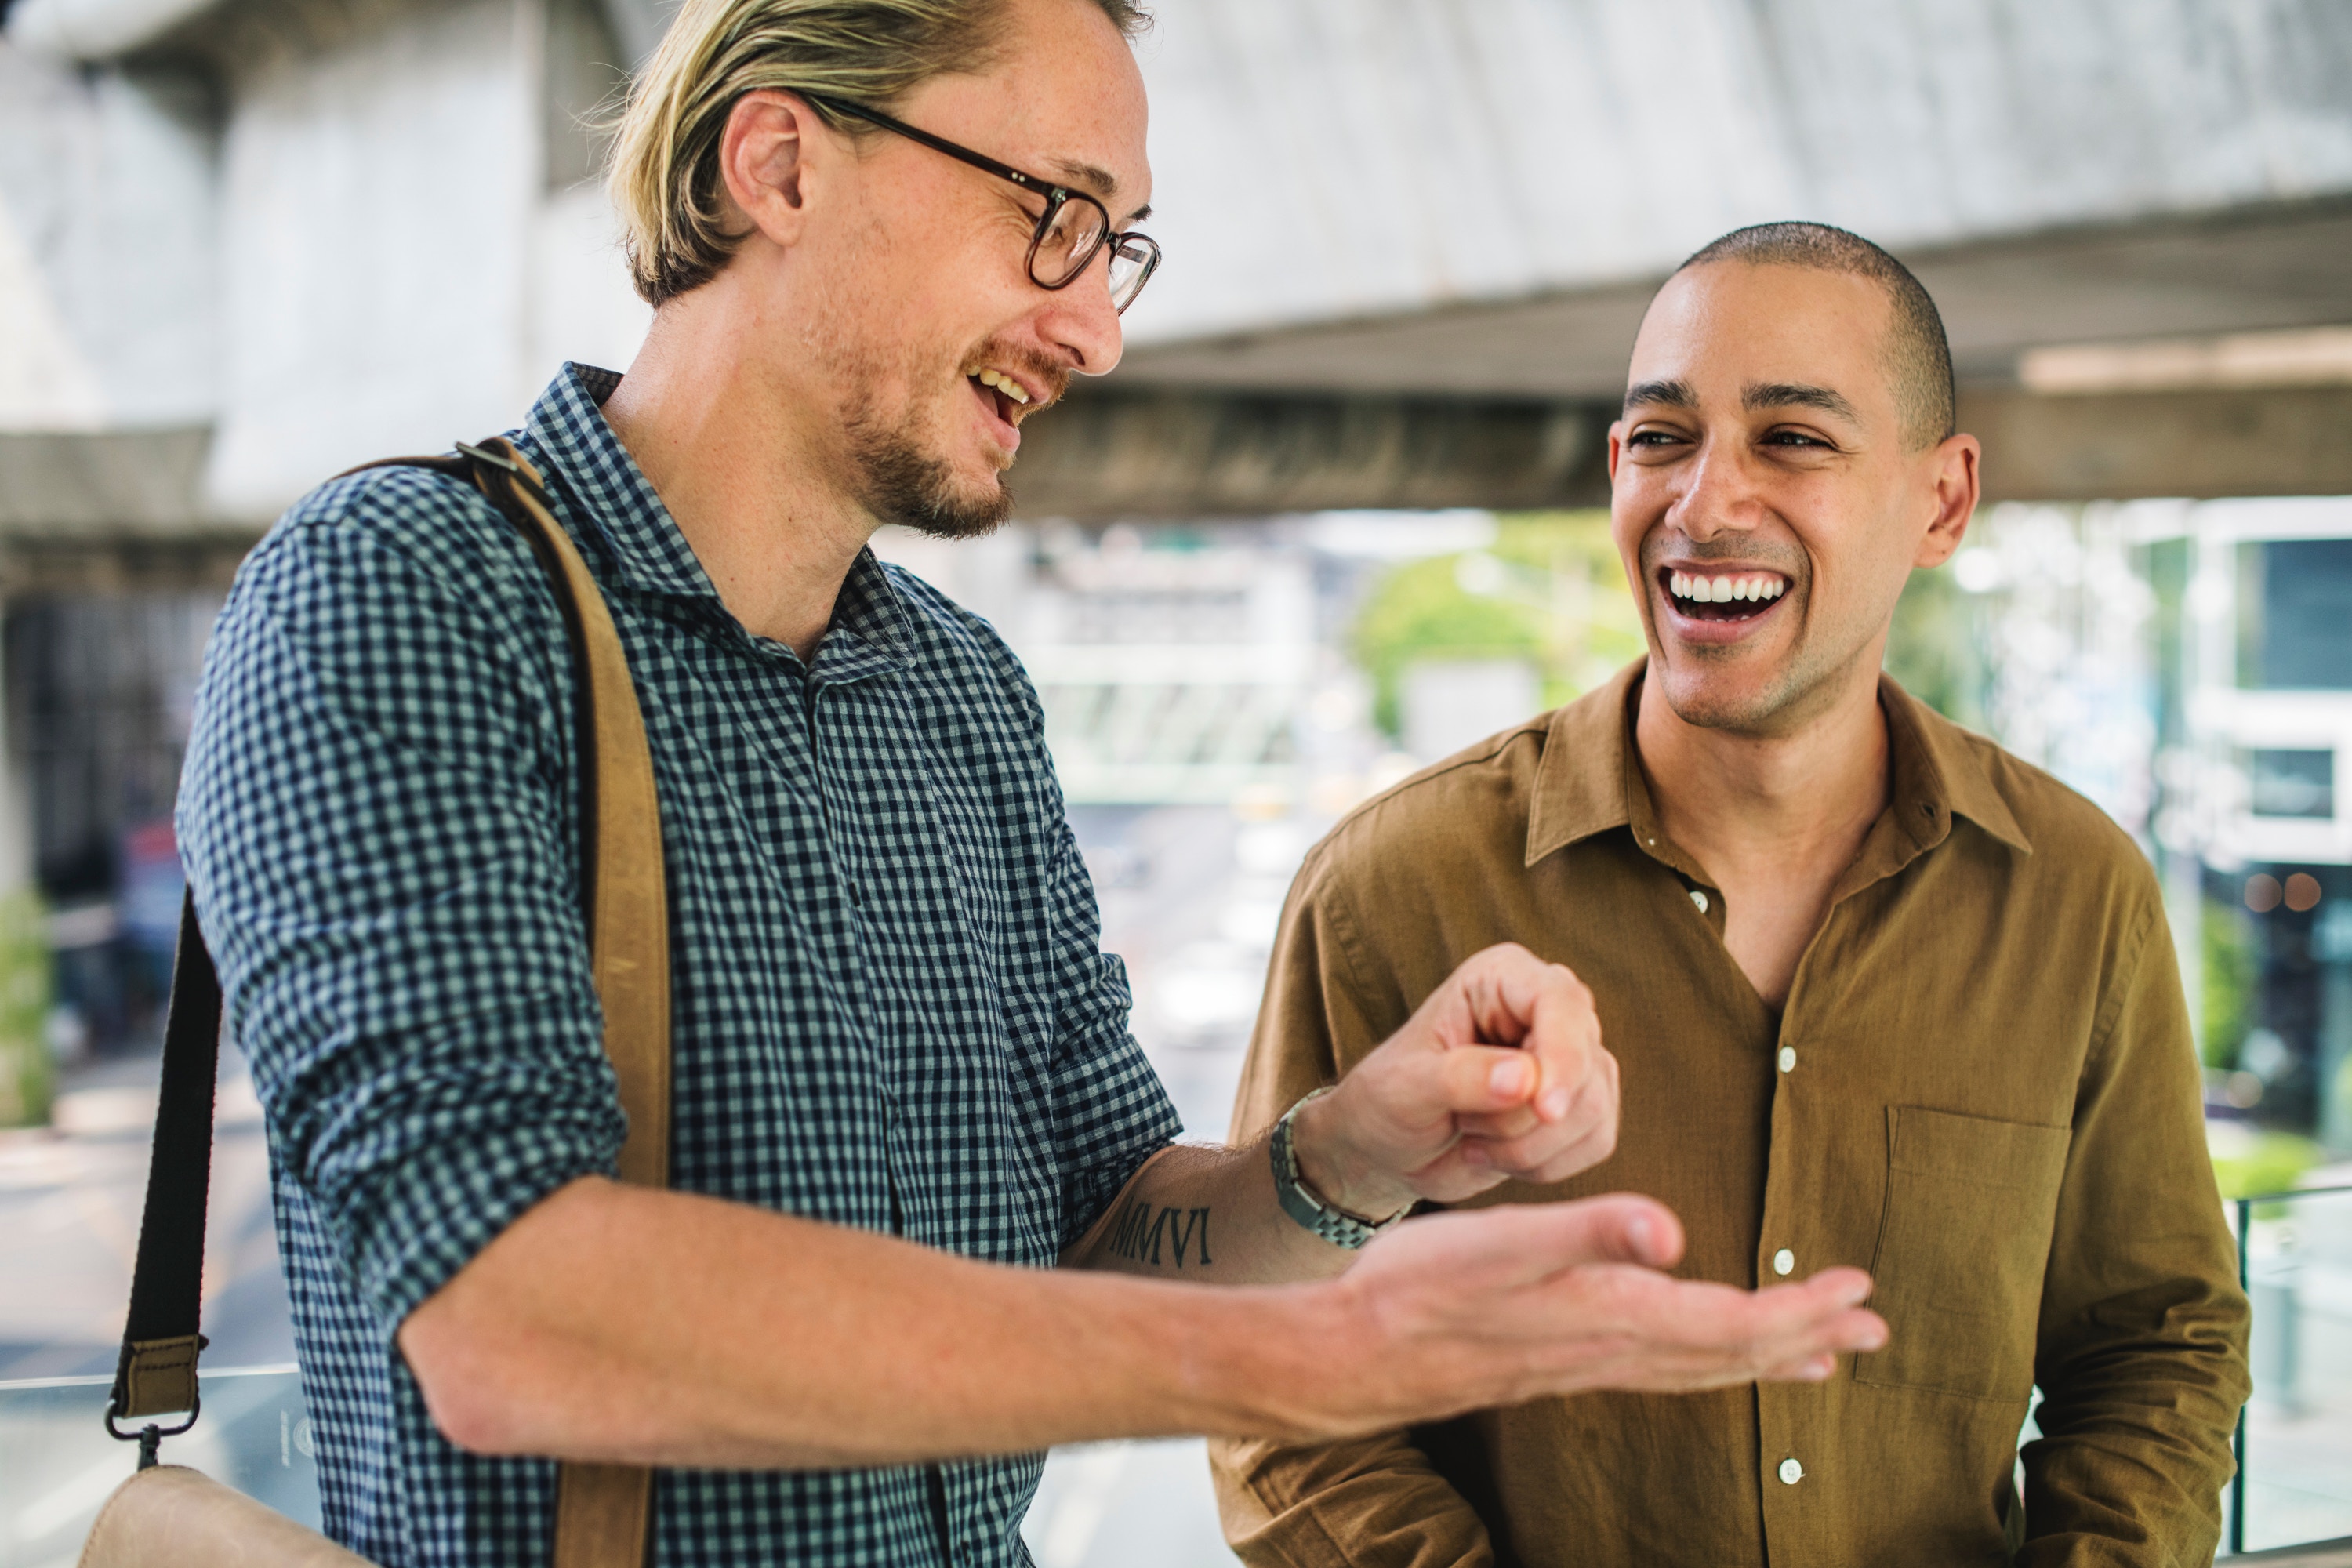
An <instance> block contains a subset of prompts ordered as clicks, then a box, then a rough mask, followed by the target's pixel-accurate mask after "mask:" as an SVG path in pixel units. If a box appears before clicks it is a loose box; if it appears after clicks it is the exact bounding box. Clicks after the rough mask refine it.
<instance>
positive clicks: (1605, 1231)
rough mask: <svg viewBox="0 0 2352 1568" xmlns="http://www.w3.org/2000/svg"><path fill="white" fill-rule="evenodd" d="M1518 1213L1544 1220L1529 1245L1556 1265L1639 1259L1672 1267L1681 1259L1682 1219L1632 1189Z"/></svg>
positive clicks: (1646, 1264)
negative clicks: (1631, 1191)
mask: <svg viewBox="0 0 2352 1568" xmlns="http://www.w3.org/2000/svg"><path fill="white" fill-rule="evenodd" d="M1516 1212H1517V1213H1519V1214H1522V1215H1527V1216H1528V1218H1529V1219H1530V1220H1533V1221H1536V1222H1538V1224H1539V1226H1540V1229H1539V1230H1538V1231H1537V1232H1535V1233H1533V1234H1530V1235H1529V1236H1528V1243H1529V1245H1530V1247H1532V1248H1533V1249H1534V1250H1535V1251H1536V1252H1538V1254H1539V1255H1540V1256H1541V1257H1542V1258H1544V1260H1545V1261H1546V1262H1548V1263H1549V1264H1550V1265H1551V1267H1553V1268H1574V1267H1576V1266H1577V1265H1579V1264H1585V1263H1638V1264H1640V1265H1641V1266H1642V1267H1643V1268H1673V1267H1674V1266H1675V1264H1676V1263H1678V1262H1680V1261H1682V1256H1683V1226H1682V1221H1680V1220H1678V1219H1676V1218H1675V1212H1674V1210H1672V1209H1670V1208H1668V1207H1666V1205H1664V1204H1662V1203H1659V1202H1658V1201H1657V1200H1656V1199H1654V1198H1645V1197H1642V1196H1640V1195H1638V1194H1633V1193H1612V1194H1610V1195H1609V1196H1607V1197H1600V1198H1585V1199H1583V1200H1581V1201H1580V1202H1577V1203H1572V1204H1541V1205H1529V1206H1527V1207H1523V1208H1520V1209H1518V1210H1517V1211H1516Z"/></svg>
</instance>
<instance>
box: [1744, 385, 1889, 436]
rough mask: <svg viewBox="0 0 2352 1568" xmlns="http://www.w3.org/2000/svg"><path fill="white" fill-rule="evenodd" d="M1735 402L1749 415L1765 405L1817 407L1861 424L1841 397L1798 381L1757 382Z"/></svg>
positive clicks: (1851, 408) (1823, 411)
mask: <svg viewBox="0 0 2352 1568" xmlns="http://www.w3.org/2000/svg"><path fill="white" fill-rule="evenodd" d="M1739 404H1740V406H1741V407H1743V408H1745V409H1747V410H1748V412H1749V413H1751V414H1753V413H1756V412H1758V411H1759V410H1762V409H1766V408H1818V409H1820V410H1821V411H1822V413H1824V414H1834V415H1836V416H1838V417H1839V418H1841V419H1843V420H1845V421H1847V422H1848V423H1849V424H1854V425H1859V424H1861V423H1862V416H1860V415H1858V414H1856V413H1855V412H1854V411H1853V404H1851V403H1848V402H1847V401H1846V400H1845V398H1844V397H1843V396H1842V395H1839V394H1837V393H1834V392H1832V391H1831V390H1830V389H1829V388H1828V387H1826V386H1808V385H1806V384H1804V383H1802V382H1793V381H1766V382H1759V383H1757V384H1754V385H1752V386H1749V387H1748V389H1747V390H1746V391H1745V392H1743V393H1741V394H1740V395H1739Z"/></svg>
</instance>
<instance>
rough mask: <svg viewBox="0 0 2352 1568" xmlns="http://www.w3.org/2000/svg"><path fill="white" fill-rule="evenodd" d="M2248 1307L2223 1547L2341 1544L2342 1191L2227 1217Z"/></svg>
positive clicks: (2350, 1349)
mask: <svg viewBox="0 0 2352 1568" xmlns="http://www.w3.org/2000/svg"><path fill="white" fill-rule="evenodd" d="M2232 1208H2233V1209H2234V1211H2235V1215H2234V1217H2235V1218H2236V1220H2237V1224H2238V1230H2239V1237H2240V1242H2239V1250H2240V1256H2241V1258H2242V1260H2243V1263H2242V1266H2243V1268H2244V1271H2245V1280H2246V1294H2247V1297H2248V1299H2249V1300H2252V1303H2253V1309H2254V1326H2253V1341H2252V1347H2251V1352H2250V1353H2251V1359H2252V1363H2253V1364H2252V1371H2253V1381H2254V1394H2253V1398H2252V1401H2251V1402H2249V1403H2248V1405H2247V1406H2246V1414H2245V1420H2244V1424H2243V1426H2242V1434H2241V1437H2240V1460H2239V1464H2240V1478H2239V1480H2238V1481H2237V1483H2235V1484H2234V1485H2233V1486H2232V1488H2231V1503H2232V1505H2233V1506H2232V1510H2231V1511H2232V1518H2231V1521H2230V1536H2229V1539H2230V1543H2231V1548H2232V1549H2233V1550H2236V1551H2241V1552H2260V1551H2263V1550H2264V1549H2266V1548H2270V1547H2277V1546H2294V1545H2301V1544H2303V1543H2305V1542H2314V1541H2335V1540H2338V1539H2341V1538H2343V1537H2347V1536H2352V1187H2331V1188H2325V1189H2318V1190H2314V1191H2308V1192H2300V1193H2288V1194H2279V1195H2277V1196H2274V1197H2268V1198H2250V1199H2245V1200H2242V1201H2240V1202H2238V1203H2235V1204H2233V1205H2232Z"/></svg>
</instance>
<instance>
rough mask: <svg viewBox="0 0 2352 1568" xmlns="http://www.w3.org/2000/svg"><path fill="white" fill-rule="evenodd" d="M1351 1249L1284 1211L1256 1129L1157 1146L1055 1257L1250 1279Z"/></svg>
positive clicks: (1282, 1276)
mask: <svg viewBox="0 0 2352 1568" xmlns="http://www.w3.org/2000/svg"><path fill="white" fill-rule="evenodd" d="M1366 1217H1371V1218H1384V1217H1386V1216H1384V1215H1371V1216H1366ZM1355 1256H1356V1255H1355V1254H1354V1253H1352V1252H1349V1251H1348V1250H1347V1249H1346V1248H1344V1247H1334V1246H1333V1245H1332V1244H1331V1243H1329V1242H1328V1241H1325V1240H1324V1239H1323V1238H1322V1237H1318V1236H1317V1235H1316V1234H1315V1233H1314V1232H1312V1231H1310V1230H1308V1229H1307V1227H1306V1226H1302V1225H1300V1224H1299V1223H1298V1222H1297V1220H1294V1219H1292V1218H1291V1217H1290V1216H1289V1215H1286V1214H1285V1213H1284V1212H1283V1211H1282V1206H1281V1205H1280V1203H1279V1202H1278V1201H1277V1200H1276V1196H1275V1188H1274V1166H1273V1164H1272V1163H1271V1162H1270V1161H1269V1159H1268V1158H1267V1154H1266V1140H1265V1139H1264V1138H1261V1139H1259V1140H1258V1141H1257V1142H1254V1143H1252V1144H1250V1145H1249V1146H1247V1147H1246V1148H1242V1149H1212V1148H1200V1147H1196V1146H1193V1145H1190V1144H1182V1143H1180V1144H1178V1145H1176V1146H1175V1147H1174V1148H1171V1149H1164V1150H1162V1151H1160V1152H1159V1153H1158V1154H1156V1155H1154V1156H1152V1158H1151V1159H1150V1161H1149V1162H1148V1163H1145V1165H1144V1167H1143V1168H1142V1169H1141V1170H1139V1171H1138V1172H1137V1173H1135V1175H1134V1177H1133V1178H1132V1179H1131V1180H1130V1181H1129V1183H1128V1184H1127V1186H1126V1188H1125V1189H1124V1190H1123V1191H1122V1192H1120V1194H1118V1198H1117V1199H1116V1200H1115V1201H1114V1202H1113V1203H1112V1204H1111V1205H1110V1208H1109V1209H1108V1211H1107V1212H1106V1213H1105V1214H1104V1215H1103V1217H1102V1218H1101V1219H1100V1220H1099V1221H1097V1223H1096V1225H1095V1227H1094V1228H1093V1229H1092V1230H1090V1231H1088V1232H1087V1234H1086V1236H1085V1237H1082V1238H1080V1239H1079V1241H1078V1242H1077V1243H1076V1245H1074V1246H1073V1247H1071V1248H1070V1249H1069V1250H1068V1251H1067V1252H1066V1253H1065V1254H1063V1256H1062V1262H1063V1263H1064V1265H1065V1266H1067V1267H1072V1268H1101V1269H1110V1270H1115V1271H1118V1272H1120V1273H1126V1274H1139V1275H1143V1276H1146V1277H1147V1278H1151V1279H1183V1280H1191V1281H1193V1282H1195V1283H1199V1284H1204V1285H1252V1284H1276V1283H1280V1282H1283V1281H1286V1280H1297V1279H1328V1278H1329V1277H1331V1276H1332V1275H1335V1274H1338V1273H1340V1272H1342V1271H1343V1270H1344V1269H1346V1268H1347V1267H1348V1265H1349V1263H1350V1262H1351V1261H1353V1260H1354V1258H1355Z"/></svg>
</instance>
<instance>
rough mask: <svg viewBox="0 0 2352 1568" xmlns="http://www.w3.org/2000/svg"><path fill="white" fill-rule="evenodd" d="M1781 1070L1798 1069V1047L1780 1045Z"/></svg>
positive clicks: (1793, 1070) (1792, 1070) (1791, 1070)
mask: <svg viewBox="0 0 2352 1568" xmlns="http://www.w3.org/2000/svg"><path fill="white" fill-rule="evenodd" d="M1780 1070H1781V1071H1782V1072H1795V1071H1796V1070H1797V1047H1794V1046H1782V1047H1780Z"/></svg>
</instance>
